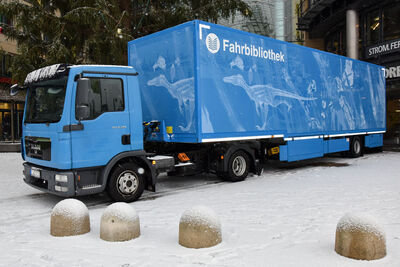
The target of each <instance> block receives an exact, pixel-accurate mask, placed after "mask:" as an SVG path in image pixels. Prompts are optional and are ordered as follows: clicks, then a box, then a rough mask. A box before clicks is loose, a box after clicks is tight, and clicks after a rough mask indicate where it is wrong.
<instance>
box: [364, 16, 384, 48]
mask: <svg viewBox="0 0 400 267" xmlns="http://www.w3.org/2000/svg"><path fill="white" fill-rule="evenodd" d="M381 25H382V23H381V19H380V14H379V10H374V11H372V12H370V13H369V14H368V15H367V25H366V31H367V45H373V44H377V43H379V42H380V40H379V35H380V30H381Z"/></svg>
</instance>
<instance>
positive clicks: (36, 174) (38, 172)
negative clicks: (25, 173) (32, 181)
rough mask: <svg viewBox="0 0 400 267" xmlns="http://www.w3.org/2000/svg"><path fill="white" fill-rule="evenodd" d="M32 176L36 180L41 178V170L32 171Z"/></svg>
mask: <svg viewBox="0 0 400 267" xmlns="http://www.w3.org/2000/svg"><path fill="white" fill-rule="evenodd" d="M31 176H32V177H35V178H40V170H39V169H33V168H32V169H31Z"/></svg>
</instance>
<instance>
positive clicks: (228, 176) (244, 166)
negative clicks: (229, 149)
mask: <svg viewBox="0 0 400 267" xmlns="http://www.w3.org/2000/svg"><path fill="white" fill-rule="evenodd" d="M249 170H250V159H249V156H248V155H247V154H246V153H245V152H244V151H242V150H238V151H236V152H235V153H233V154H232V156H231V157H230V158H229V161H228V171H227V172H226V173H224V175H223V176H224V178H225V180H227V181H231V182H240V181H243V180H244V179H246V177H247V175H248V174H249Z"/></svg>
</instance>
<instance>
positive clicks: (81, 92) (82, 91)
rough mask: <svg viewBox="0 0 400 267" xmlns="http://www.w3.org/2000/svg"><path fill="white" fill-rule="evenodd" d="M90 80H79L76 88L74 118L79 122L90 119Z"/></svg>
mask: <svg viewBox="0 0 400 267" xmlns="http://www.w3.org/2000/svg"><path fill="white" fill-rule="evenodd" d="M90 88H91V86H90V80H89V79H88V78H79V79H78V84H77V86H76V101H75V116H76V118H77V119H78V120H79V121H81V120H85V119H87V118H89V117H90V109H89V89H90Z"/></svg>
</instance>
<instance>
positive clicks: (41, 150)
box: [25, 136, 51, 161]
mask: <svg viewBox="0 0 400 267" xmlns="http://www.w3.org/2000/svg"><path fill="white" fill-rule="evenodd" d="M25 153H26V156H27V157H30V158H35V159H41V160H47V161H50V160H51V140H50V138H43V137H34V136H26V137H25Z"/></svg>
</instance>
